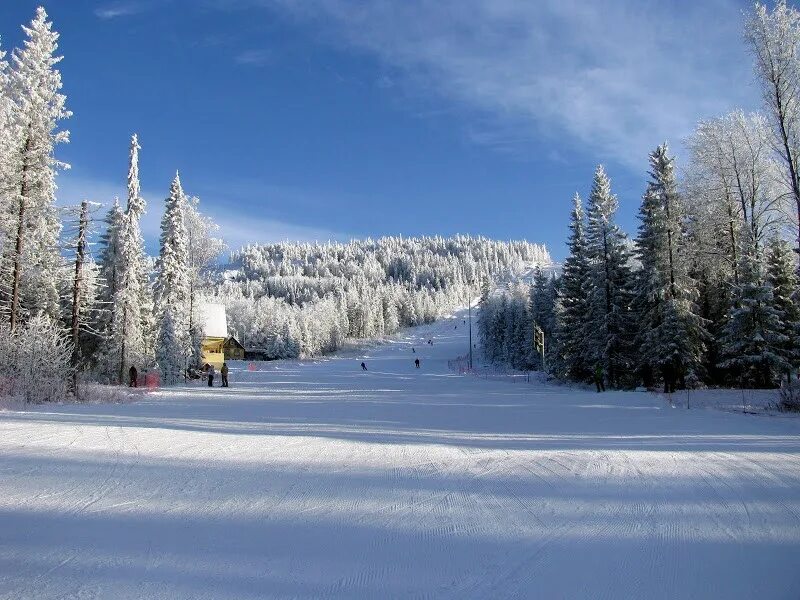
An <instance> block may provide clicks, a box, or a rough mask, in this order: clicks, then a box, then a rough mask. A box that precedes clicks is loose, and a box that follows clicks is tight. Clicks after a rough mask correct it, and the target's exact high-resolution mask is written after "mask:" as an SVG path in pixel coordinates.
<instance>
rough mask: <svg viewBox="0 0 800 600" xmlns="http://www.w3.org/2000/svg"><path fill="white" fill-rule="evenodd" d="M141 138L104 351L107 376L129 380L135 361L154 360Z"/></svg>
mask: <svg viewBox="0 0 800 600" xmlns="http://www.w3.org/2000/svg"><path fill="white" fill-rule="evenodd" d="M139 149H140V147H139V142H138V139H137V136H136V135H135V134H134V135H133V137H132V138H131V146H130V162H129V169H128V205H127V207H126V210H125V214H124V215H123V219H122V224H121V225H122V227H121V236H120V245H119V255H118V260H117V268H116V275H117V278H118V279H117V283H116V290H115V294H114V300H113V302H112V307H111V309H112V318H111V327H110V331H109V335H108V338H107V340H106V344H105V350H104V352H103V355H104V359H105V361H106V365H107V370H106V372H107V376H108V377H109V378H110V380H112V381H117V382H119V383H121V382H123V381H125V377H126V374H127V371H128V369H129V368H130V367H131V365H133V366H136V367H137V369H139V370H141V369H142V368H143V367H147V366H150V365H152V363H153V341H152V334H153V329H154V326H153V300H152V290H151V288H150V282H149V278H148V270H149V267H148V261H147V257H146V255H145V252H144V240H143V238H142V232H141V227H140V224H139V222H140V219H141V217H142V215H143V214H144V210H145V207H146V203H145V201H144V198H142V197H141V191H140V187H139Z"/></svg>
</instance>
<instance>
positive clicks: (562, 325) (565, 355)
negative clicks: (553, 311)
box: [556, 193, 591, 381]
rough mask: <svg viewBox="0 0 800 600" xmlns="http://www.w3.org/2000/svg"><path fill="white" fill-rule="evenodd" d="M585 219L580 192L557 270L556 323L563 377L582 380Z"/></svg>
mask: <svg viewBox="0 0 800 600" xmlns="http://www.w3.org/2000/svg"><path fill="white" fill-rule="evenodd" d="M585 226H586V224H585V219H584V214H583V205H582V202H581V198H580V196H579V195H578V194H577V193H576V194H575V196H574V198H573V206H572V211H571V213H570V224H569V229H570V235H569V241H568V243H567V244H568V248H569V255H568V256H567V259H566V260H565V261H564V268H563V271H562V274H561V313H560V317H559V320H558V325H557V333H556V335H557V337H558V339H559V345H560V351H561V357H562V360H563V363H564V369H565V373H563V374H564V375H566V376H567V377H571V378H573V379H576V380H578V381H585V380H587V379H589V378H590V377H591V365H590V364H588V361H587V359H586V355H587V348H586V321H587V319H588V316H589V298H588V289H589V288H588V285H589V257H588V250H587V246H586V237H585V232H584V228H585Z"/></svg>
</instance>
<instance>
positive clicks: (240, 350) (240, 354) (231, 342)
mask: <svg viewBox="0 0 800 600" xmlns="http://www.w3.org/2000/svg"><path fill="white" fill-rule="evenodd" d="M222 350H223V353H224V354H225V360H244V346H242V345H241V344H240V343H239V341H238V340H237V339H236V338H235V337H233V336H232V335H229V336H228V337H227V338H226V340H225V343H223V344H222Z"/></svg>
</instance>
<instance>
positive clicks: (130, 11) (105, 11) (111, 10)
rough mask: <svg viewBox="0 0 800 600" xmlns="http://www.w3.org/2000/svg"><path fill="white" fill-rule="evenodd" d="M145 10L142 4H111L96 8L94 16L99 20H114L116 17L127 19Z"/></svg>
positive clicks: (134, 2) (133, 2) (132, 2)
mask: <svg viewBox="0 0 800 600" xmlns="http://www.w3.org/2000/svg"><path fill="white" fill-rule="evenodd" d="M144 10H145V5H144V4H143V3H142V2H136V1H131V2H112V3H111V4H106V5H104V6H101V7H99V8H96V9H95V11H94V14H95V15H96V16H97V17H99V18H101V19H106V20H108V19H116V18H118V17H128V16H131V15H135V14H138V13H140V12H142V11H144Z"/></svg>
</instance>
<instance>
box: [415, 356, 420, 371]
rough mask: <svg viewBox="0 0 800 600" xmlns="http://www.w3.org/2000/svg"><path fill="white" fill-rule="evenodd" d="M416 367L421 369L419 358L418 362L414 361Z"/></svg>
mask: <svg viewBox="0 0 800 600" xmlns="http://www.w3.org/2000/svg"><path fill="white" fill-rule="evenodd" d="M414 365H416V367H417V368H418V369H419V359H418V358H417V359H416V360H414Z"/></svg>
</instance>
